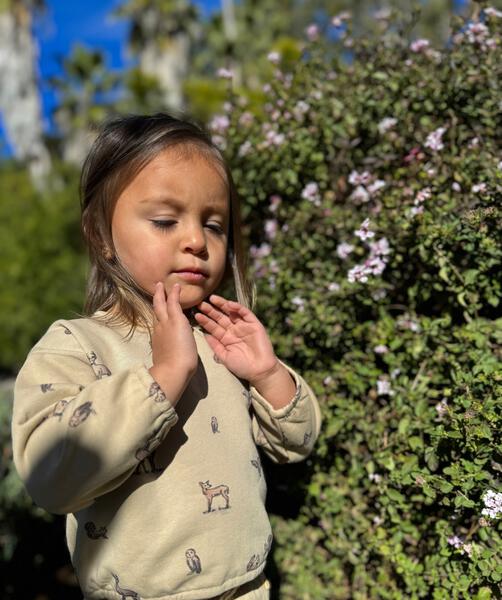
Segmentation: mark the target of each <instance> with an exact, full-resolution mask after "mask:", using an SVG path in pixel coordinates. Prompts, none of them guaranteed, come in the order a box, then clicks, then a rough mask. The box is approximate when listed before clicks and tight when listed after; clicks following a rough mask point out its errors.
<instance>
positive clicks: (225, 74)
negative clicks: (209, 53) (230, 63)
mask: <svg viewBox="0 0 502 600" xmlns="http://www.w3.org/2000/svg"><path fill="white" fill-rule="evenodd" d="M216 74H217V75H218V77H221V78H222V79H233V76H234V73H233V71H232V70H231V69H225V68H224V67H221V68H220V69H218V71H217V73H216Z"/></svg>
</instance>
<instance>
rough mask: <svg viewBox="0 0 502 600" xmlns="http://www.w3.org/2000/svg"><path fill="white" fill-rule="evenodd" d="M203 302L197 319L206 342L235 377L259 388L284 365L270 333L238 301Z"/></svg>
mask: <svg viewBox="0 0 502 600" xmlns="http://www.w3.org/2000/svg"><path fill="white" fill-rule="evenodd" d="M209 300H210V302H211V303H209V302H201V303H200V304H199V305H198V306H197V308H198V309H199V310H200V311H201V312H199V313H195V319H196V320H197V322H198V323H199V325H201V326H202V327H203V328H204V329H205V330H206V331H207V334H206V339H207V341H208V343H209V345H210V346H211V349H212V350H213V351H214V354H215V356H216V358H217V359H218V360H219V361H221V362H222V363H223V364H224V365H225V366H226V367H227V369H229V370H230V371H232V373H234V375H237V377H240V378H242V379H246V380H247V381H249V383H250V384H251V385H258V384H259V383H260V382H261V381H263V380H264V379H266V378H267V377H269V376H270V375H271V374H272V373H274V372H275V371H276V370H277V369H278V368H279V367H280V366H281V365H280V363H279V361H278V359H277V357H276V355H275V353H274V350H273V348H272V344H271V342H270V339H269V337H268V335H267V332H266V330H265V328H264V327H263V325H262V324H261V323H260V321H259V320H258V319H257V318H256V316H255V315H254V313H253V312H252V311H250V310H249V309H248V308H245V307H244V306H242V304H239V303H238V302H234V301H232V300H225V298H222V297H221V296H217V295H215V294H212V295H211V296H210V297H209Z"/></svg>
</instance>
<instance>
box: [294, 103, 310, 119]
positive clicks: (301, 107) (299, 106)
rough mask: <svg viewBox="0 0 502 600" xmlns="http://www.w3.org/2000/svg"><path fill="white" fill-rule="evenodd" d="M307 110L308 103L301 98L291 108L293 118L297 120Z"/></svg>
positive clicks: (308, 108) (301, 117) (308, 107)
mask: <svg viewBox="0 0 502 600" xmlns="http://www.w3.org/2000/svg"><path fill="white" fill-rule="evenodd" d="M309 110H310V105H309V104H307V103H306V102H304V101H303V100H300V101H299V102H297V103H296V104H295V106H294V108H293V114H294V115H295V119H296V120H297V121H301V120H302V119H303V117H304V115H306V114H307V113H308V112H309Z"/></svg>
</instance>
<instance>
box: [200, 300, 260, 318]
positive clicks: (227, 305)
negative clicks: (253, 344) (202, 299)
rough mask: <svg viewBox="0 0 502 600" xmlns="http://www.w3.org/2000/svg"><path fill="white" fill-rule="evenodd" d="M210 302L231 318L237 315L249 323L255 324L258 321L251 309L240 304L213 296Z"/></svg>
mask: <svg viewBox="0 0 502 600" xmlns="http://www.w3.org/2000/svg"><path fill="white" fill-rule="evenodd" d="M209 301H210V302H211V304H214V305H215V306H217V307H218V308H219V309H220V310H222V311H223V312H224V313H226V314H227V315H230V316H231V315H236V314H237V315H239V317H241V319H243V320H244V321H247V322H248V323H254V322H255V321H256V320H257V319H256V316H255V314H254V313H253V312H252V311H250V310H249V308H246V307H245V306H242V304H239V302H234V300H226V299H225V298H223V297H222V296H217V295H216V294H211V296H209Z"/></svg>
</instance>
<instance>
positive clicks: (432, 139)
mask: <svg viewBox="0 0 502 600" xmlns="http://www.w3.org/2000/svg"><path fill="white" fill-rule="evenodd" d="M445 131H446V127H438V129H436V130H435V131H433V132H432V133H429V135H428V136H427V139H426V140H425V144H424V146H425V147H426V148H430V149H431V150H433V151H435V152H436V151H437V150H442V149H443V147H444V146H443V140H442V139H441V138H442V137H443V135H444V132H445Z"/></svg>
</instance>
